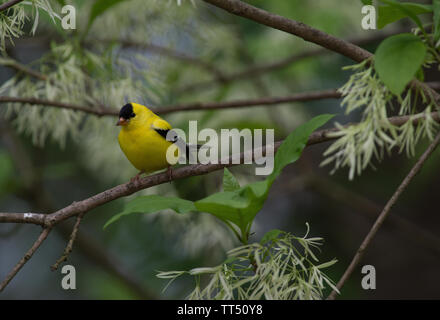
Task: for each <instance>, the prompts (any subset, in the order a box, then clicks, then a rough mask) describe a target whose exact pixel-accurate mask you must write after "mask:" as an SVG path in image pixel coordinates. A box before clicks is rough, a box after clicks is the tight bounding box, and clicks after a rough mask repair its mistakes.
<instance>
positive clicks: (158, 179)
mask: <svg viewBox="0 0 440 320" xmlns="http://www.w3.org/2000/svg"><path fill="white" fill-rule="evenodd" d="M431 116H432V117H433V119H434V120H435V121H437V122H440V116H439V114H438V113H437V112H433V113H432V114H431ZM421 119H423V117H422V116H421V117H419V118H415V119H412V121H413V124H414V125H416V124H417V123H418V122H419V121H420V120H421ZM388 120H389V122H390V123H391V124H393V125H395V126H401V125H403V124H405V123H406V122H407V121H410V120H411V116H397V117H391V118H389V119H388ZM349 125H352V124H347V125H345V126H344V127H347V126H349ZM337 131H338V129H336V128H330V129H324V130H318V131H315V132H313V133H312V134H311V135H310V137H309V140H308V142H307V145H308V146H311V145H314V144H319V143H323V142H327V141H331V140H334V139H336V138H337V137H335V136H334V135H332V133H335V132H337ZM282 142H283V141H282V140H281V141H278V142H275V151H276V150H277V149H278V148H279V146H280V145H281V143H282ZM263 149H264V148H263ZM263 151H264V150H263ZM243 157H244V153H241V154H240V156H239V158H240V159H241V161H242V160H243ZM229 162H232V161H229ZM235 165H238V164H232V163H228V164H220V163H219V164H206V165H204V164H194V165H188V166H184V167H181V168H177V169H174V170H173V180H178V179H183V178H187V177H191V176H197V175H204V174H207V173H210V172H213V171H217V170H221V169H223V168H225V167H231V166H235ZM169 181H170V179H169V175H168V174H167V172H163V173H157V174H153V175H150V176H147V177H144V178H142V179H140V180H139V183H137V184H136V183H133V182H127V183H124V184H121V185H118V186H116V187H113V188H111V189H108V190H106V191H103V192H101V193H99V194H96V195H94V196H92V197H90V198H88V199H85V200H82V201H79V202H73V203H72V204H71V205H69V206H67V207H65V208H63V209H60V210H58V211H56V212H54V213H51V214H48V215H46V214H38V213H34V214H32V215H29V214H26V213H13V214H9V213H0V223H34V224H37V225H42V226H45V227H52V226H54V225H56V224H58V223H59V222H61V221H64V220H66V219H68V218H70V217H72V216H76V215H78V214H79V213H81V212H88V211H90V210H92V209H94V208H96V207H98V206H101V205H103V204H105V203H107V202H110V201H113V200H115V199H118V198H121V197H125V196H128V195H131V194H133V193H135V192H137V191H140V190H143V189H146V188H150V187H152V186H156V185H159V184H163V183H167V182H169Z"/></svg>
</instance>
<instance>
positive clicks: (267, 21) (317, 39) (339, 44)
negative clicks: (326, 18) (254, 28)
mask: <svg viewBox="0 0 440 320" xmlns="http://www.w3.org/2000/svg"><path fill="white" fill-rule="evenodd" d="M203 1H205V2H207V3H209V4H212V5H214V6H216V7H219V8H221V9H223V10H226V11H227V12H229V13H232V14H234V15H237V16H241V17H243V18H247V19H250V20H253V21H255V22H258V23H260V24H263V25H266V26H268V27H271V28H274V29H278V30H281V31H284V32H287V33H290V34H293V35H295V36H298V37H300V38H302V39H304V40H305V41H309V42H313V43H316V44H317V45H320V46H321V47H324V48H327V49H329V50H331V51H334V52H337V53H340V54H342V55H343V56H346V57H347V58H350V59H352V60H354V61H357V62H361V61H364V60H365V59H368V58H370V57H371V56H372V54H371V53H370V52H368V51H367V50H364V49H362V48H360V47H358V46H356V45H354V44H352V43H350V42H347V41H345V40H342V39H339V38H336V37H334V36H331V35H329V34H327V33H325V32H323V31H321V30H318V29H315V28H313V27H310V26H308V25H306V24H304V23H302V22H297V21H295V20H291V19H288V18H285V17H282V16H279V15H277V14H273V13H270V12H267V11H265V10H262V9H259V8H257V7H254V6H251V5H250V4H247V3H244V2H242V1H239V0H203Z"/></svg>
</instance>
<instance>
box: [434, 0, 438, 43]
mask: <svg viewBox="0 0 440 320" xmlns="http://www.w3.org/2000/svg"><path fill="white" fill-rule="evenodd" d="M433 9H434V41H435V42H437V41H438V40H439V39H440V0H434V2H433Z"/></svg>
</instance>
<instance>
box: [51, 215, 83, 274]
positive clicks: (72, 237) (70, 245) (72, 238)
mask: <svg viewBox="0 0 440 320" xmlns="http://www.w3.org/2000/svg"><path fill="white" fill-rule="evenodd" d="M82 217H83V214H81V213H80V214H79V215H78V216H77V217H76V222H75V225H74V226H73V229H72V233H71V235H70V238H69V242H68V243H67V246H66V248H65V249H64V252H63V255H62V256H61V257H60V258H59V259H58V260H57V261H56V262H55V263H54V264H53V265H52V266H51V267H50V269H51V270H52V271H55V270H57V269H58V267H59V265H60V264H61V263H63V262H64V261H66V260H67V258H68V257H69V255H70V253H71V252H72V249H73V243H74V242H75V240H76V235H77V233H78V229H79V224H80V223H81V219H82Z"/></svg>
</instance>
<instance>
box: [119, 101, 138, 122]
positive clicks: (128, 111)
mask: <svg viewBox="0 0 440 320" xmlns="http://www.w3.org/2000/svg"><path fill="white" fill-rule="evenodd" d="M135 115H136V114H135V113H134V112H133V106H132V105H131V103H127V104H126V105H125V106H123V107H122V108H121V111H119V118H124V119H126V120H128V119H130V118H133V117H134V116H135Z"/></svg>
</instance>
